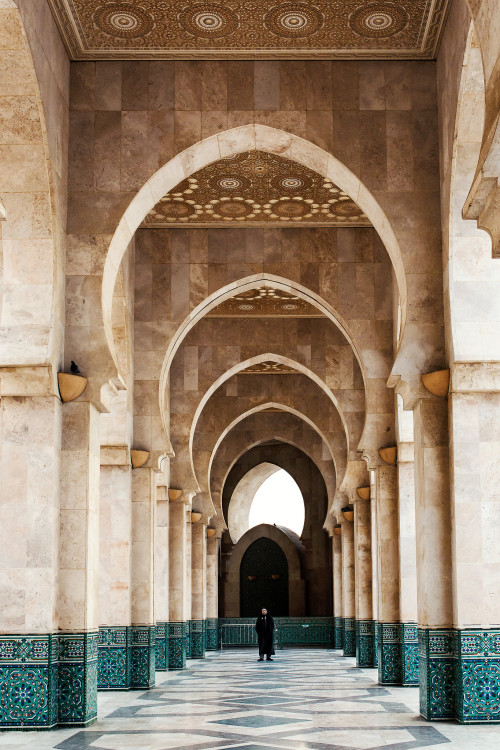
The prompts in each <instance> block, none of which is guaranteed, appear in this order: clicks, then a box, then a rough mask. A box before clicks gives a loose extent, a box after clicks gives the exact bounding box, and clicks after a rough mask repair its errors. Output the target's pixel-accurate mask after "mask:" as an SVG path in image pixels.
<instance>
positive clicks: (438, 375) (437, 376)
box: [421, 370, 450, 398]
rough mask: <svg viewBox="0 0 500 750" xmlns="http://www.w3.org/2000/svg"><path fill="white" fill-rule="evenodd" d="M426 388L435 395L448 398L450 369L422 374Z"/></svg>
mask: <svg viewBox="0 0 500 750" xmlns="http://www.w3.org/2000/svg"><path fill="white" fill-rule="evenodd" d="M421 378H422V383H423V385H424V388H425V389H426V390H427V391H429V393H432V395H433V396H438V397H439V398H446V396H447V395H448V391H449V388H450V371H449V370H435V372H426V373H425V375H422V376H421Z"/></svg>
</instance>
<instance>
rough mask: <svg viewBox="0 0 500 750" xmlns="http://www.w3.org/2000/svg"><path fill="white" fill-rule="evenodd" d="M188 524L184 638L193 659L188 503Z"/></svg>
mask: <svg viewBox="0 0 500 750" xmlns="http://www.w3.org/2000/svg"><path fill="white" fill-rule="evenodd" d="M184 522H185V525H186V532H185V533H186V565H185V567H184V613H185V615H184V616H185V618H186V619H185V626H184V639H185V641H186V659H191V635H190V633H191V617H192V615H191V588H192V587H191V572H192V567H191V562H192V552H193V550H192V541H193V529H192V521H191V508H190V505H188V504H186V513H185V516H184Z"/></svg>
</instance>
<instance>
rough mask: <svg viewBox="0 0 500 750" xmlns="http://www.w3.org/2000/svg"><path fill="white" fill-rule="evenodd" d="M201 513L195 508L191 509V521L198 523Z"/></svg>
mask: <svg viewBox="0 0 500 750" xmlns="http://www.w3.org/2000/svg"><path fill="white" fill-rule="evenodd" d="M202 515H203V513H198V511H196V510H192V511H191V523H193V524H194V523H198V521H201V517H202Z"/></svg>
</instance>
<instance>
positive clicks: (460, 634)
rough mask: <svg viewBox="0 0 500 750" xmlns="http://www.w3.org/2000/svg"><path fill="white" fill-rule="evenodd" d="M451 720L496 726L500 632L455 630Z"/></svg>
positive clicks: (499, 715) (499, 719) (499, 693)
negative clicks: (453, 688) (453, 707)
mask: <svg viewBox="0 0 500 750" xmlns="http://www.w3.org/2000/svg"><path fill="white" fill-rule="evenodd" d="M455 657H456V661H455V718H456V719H457V721H459V722H460V723H461V724H483V723H484V724H492V723H499V722H500V629H495V630H493V629H491V630H490V629H488V630H483V629H480V628H478V629H477V630H476V629H472V628H471V629H470V630H469V629H467V630H455Z"/></svg>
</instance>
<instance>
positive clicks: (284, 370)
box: [238, 361, 298, 375]
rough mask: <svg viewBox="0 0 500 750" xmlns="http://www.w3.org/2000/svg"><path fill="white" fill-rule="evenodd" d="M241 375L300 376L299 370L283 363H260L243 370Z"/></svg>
mask: <svg viewBox="0 0 500 750" xmlns="http://www.w3.org/2000/svg"><path fill="white" fill-rule="evenodd" d="M238 374H239V375H298V372H297V370H294V368H293V367H290V366H289V365H285V364H282V363H281V362H272V361H268V362H259V363H258V364H256V365H250V367H247V368H246V369H245V370H242V371H241V372H240V373H238Z"/></svg>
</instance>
